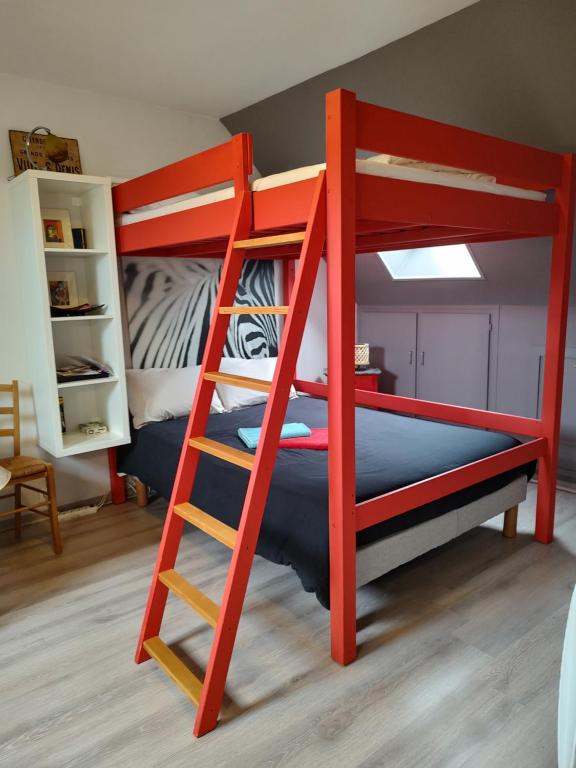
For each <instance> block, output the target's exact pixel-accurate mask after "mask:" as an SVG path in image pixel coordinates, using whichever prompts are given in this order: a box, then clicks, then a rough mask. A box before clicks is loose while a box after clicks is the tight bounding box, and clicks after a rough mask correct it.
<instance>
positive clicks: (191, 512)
mask: <svg viewBox="0 0 576 768" xmlns="http://www.w3.org/2000/svg"><path fill="white" fill-rule="evenodd" d="M174 512H175V513H176V514H177V515H179V516H180V517H182V518H183V519H184V520H186V521H187V522H188V523H191V524H192V525H195V526H196V528H199V529H200V530H201V531H204V533H207V534H208V536H212V538H213V539H216V540H217V541H219V542H220V543H221V544H224V546H226V547H229V548H230V549H234V547H235V546H236V536H237V532H236V531H235V530H234V528H231V527H230V526H229V525H226V523H222V522H221V521H220V520H218V519H217V518H215V517H212V515H208V514H207V513H206V512H203V511H202V510H201V509H198V507H195V506H194V505H193V504H189V503H188V502H184V503H183V504H176V505H175V507H174Z"/></svg>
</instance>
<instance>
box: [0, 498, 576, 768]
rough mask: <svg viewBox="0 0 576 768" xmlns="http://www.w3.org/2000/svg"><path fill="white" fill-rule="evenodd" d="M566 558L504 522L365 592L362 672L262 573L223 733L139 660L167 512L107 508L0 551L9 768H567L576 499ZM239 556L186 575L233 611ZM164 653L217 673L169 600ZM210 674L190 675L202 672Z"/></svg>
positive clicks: (193, 543)
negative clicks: (561, 702)
mask: <svg viewBox="0 0 576 768" xmlns="http://www.w3.org/2000/svg"><path fill="white" fill-rule="evenodd" d="M558 499H559V504H558V522H559V524H558V527H557V539H556V541H555V543H554V544H552V545H551V546H549V547H545V546H542V545H539V544H536V543H535V542H533V540H532V538H531V535H530V532H531V531H532V527H533V520H532V519H533V509H534V486H530V497H529V500H528V501H527V502H526V503H525V504H524V505H523V507H522V508H521V516H520V527H521V533H520V535H519V536H518V538H517V539H516V540H506V539H503V538H502V536H501V535H500V533H499V527H498V526H499V524H500V521H499V520H495V521H494V522H493V524H491V525H487V526H483V527H482V528H478V529H476V530H474V531H471V532H470V533H468V534H466V535H465V536H463V537H461V538H460V539H458V540H457V541H455V542H453V543H451V544H449V545H447V546H445V547H443V548H441V549H439V550H436V551H435V552H433V553H429V554H428V555H426V556H424V557H422V558H420V559H419V560H417V561H415V562H413V563H411V564H409V565H407V566H404V567H403V568H401V569H399V570H397V571H396V572H394V573H393V574H390V575H388V576H386V577H384V578H382V579H380V580H379V581H378V582H375V583H373V584H372V585H369V586H367V587H365V588H363V589H362V590H360V592H359V595H358V616H359V634H358V638H359V643H360V656H359V659H358V661H357V662H356V663H354V664H352V665H351V666H350V667H347V668H345V669H342V668H340V667H338V666H336V665H335V664H334V663H333V662H332V661H331V660H330V658H329V654H328V613H327V612H326V611H325V610H324V609H322V608H321V607H320V606H319V605H318V604H317V602H316V600H315V598H314V597H313V596H312V595H308V594H305V593H304V592H303V591H302V589H301V588H300V586H299V582H298V579H297V578H296V576H295V575H294V574H293V573H292V572H291V571H289V570H288V569H287V568H283V567H281V566H275V565H272V564H270V563H267V562H265V561H263V560H261V559H257V561H256V564H255V567H254V570H253V574H252V578H251V582H250V588H249V597H248V602H247V608H246V611H245V614H244V617H243V620H242V623H241V626H240V634H239V640H238V643H237V645H236V650H235V654H234V658H233V662H232V667H231V676H230V678H229V685H228V688H227V694H228V698H227V701H226V707H225V711H224V713H223V719H222V722H221V723H220V725H219V727H218V728H217V729H216V730H215V731H214V732H213V733H211V734H209V735H207V736H205V737H204V738H202V739H200V740H195V739H194V738H193V737H192V734H191V726H192V721H193V717H194V709H193V707H192V705H191V704H189V703H188V702H187V700H185V699H184V697H183V696H182V695H181V694H180V693H179V691H178V690H177V689H176V688H175V686H174V685H173V684H172V683H170V682H169V681H168V680H167V679H166V678H165V677H164V675H163V673H162V672H160V671H159V670H158V669H157V668H156V666H155V665H154V662H148V663H146V664H143V665H140V666H136V665H135V664H134V663H133V662H132V654H133V651H134V644H135V640H136V636H137V633H138V629H139V623H140V619H141V616H142V610H143V606H144V601H145V597H146V591H147V588H148V582H149V577H150V573H151V568H152V563H153V560H154V556H155V552H156V547H157V544H158V540H159V536H160V529H161V521H162V511H163V509H164V506H163V504H162V503H160V502H156V504H154V505H152V506H151V507H149V508H148V509H146V510H141V509H138V508H137V507H135V506H134V505H132V504H126V505H124V506H122V507H116V508H115V507H107V508H104V509H103V510H102V511H101V512H99V513H98V514H97V515H94V516H92V517H85V518H79V519H76V520H70V521H69V522H64V524H63V534H64V537H65V553H64V555H63V556H62V557H61V558H54V557H53V556H52V554H51V550H50V548H49V546H48V536H47V529H45V528H44V527H43V524H38V525H33V526H29V527H27V528H25V531H24V539H23V541H22V542H21V543H19V544H15V543H14V542H13V541H12V537H11V535H10V534H6V533H4V534H2V536H0V572H1V585H2V588H1V592H0V767H1V768H94V767H98V768H101V767H102V768H114V767H115V766H123V767H124V768H132V766H133V767H134V768H151V767H152V766H154V767H156V766H158V767H159V768H160V767H162V768H180V767H182V768H184V766H186V768H188V767H189V766H198V767H203V766H207V767H208V766H209V767H210V768H218V767H219V766H232V767H233V768H244V766H246V768H273V767H274V768H276V767H277V766H278V767H279V766H282V767H285V766H299V767H300V766H314V767H315V768H324V767H326V768H328V767H330V768H331V767H332V766H338V767H339V768H353V767H354V768H355V767H356V766H358V768H376V767H377V766H378V767H379V766H386V768H461V767H463V766H466V767H467V768H516V767H518V768H520V767H521V768H552V767H553V766H554V765H555V739H556V730H555V729H556V698H557V687H558V674H559V666H560V656H561V648H562V638H563V632H564V623H565V620H566V615H567V611H568V604H569V600H570V595H571V591H572V587H573V585H574V582H575V580H576V515H574V512H575V511H576V496H574V495H570V494H567V493H559V494H558ZM228 557H229V553H228V551H227V550H225V549H224V547H222V546H221V545H219V544H217V543H216V542H214V541H212V540H210V539H208V538H206V537H205V536H204V535H203V534H201V533H200V532H199V531H194V532H192V533H191V534H189V535H187V536H186V537H185V543H184V546H183V548H182V555H181V558H180V561H179V569H180V570H181V571H182V572H183V573H184V574H185V575H186V576H187V577H189V578H190V580H191V581H192V582H193V583H195V584H197V585H198V586H200V588H202V589H203V590H205V591H206V592H207V593H208V594H209V595H210V596H211V597H213V598H214V599H217V598H218V597H219V595H220V589H221V586H222V583H223V582H222V579H223V576H224V574H225V568H226V564H227V561H228ZM167 619H168V621H167V622H166V624H165V626H166V631H165V632H164V637H165V639H166V640H168V641H169V642H172V643H177V644H178V648H179V651H181V653H182V655H183V656H184V657H188V656H190V657H191V656H192V655H193V658H194V660H195V663H198V664H199V665H203V664H204V663H205V661H206V656H207V652H208V648H209V641H210V637H211V630H210V628H209V627H208V626H207V625H203V624H202V623H201V621H200V620H199V619H197V618H196V617H195V616H194V614H193V613H192V612H191V611H190V610H189V609H187V608H186V606H185V605H183V604H181V603H179V601H178V599H177V598H173V597H171V598H170V602H169V610H168V613H167ZM193 663H194V662H193Z"/></svg>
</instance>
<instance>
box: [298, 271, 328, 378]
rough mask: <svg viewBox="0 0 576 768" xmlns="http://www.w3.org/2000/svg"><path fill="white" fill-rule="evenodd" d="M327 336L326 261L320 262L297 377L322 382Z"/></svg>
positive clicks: (326, 363)
mask: <svg viewBox="0 0 576 768" xmlns="http://www.w3.org/2000/svg"><path fill="white" fill-rule="evenodd" d="M327 343H328V340H327V335H326V260H325V259H321V260H320V266H319V268H318V277H317V279H316V284H315V286H314V293H313V295H312V302H311V304H310V312H309V313H308V319H307V321H306V330H305V331H304V338H303V339H302V347H301V348H300V355H299V357H298V367H297V370H296V373H297V375H298V376H299V377H300V378H301V379H307V380H308V381H320V380H321V379H322V374H323V372H324V369H325V368H326V367H327V365H328V348H327Z"/></svg>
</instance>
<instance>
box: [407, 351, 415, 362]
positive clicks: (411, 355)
mask: <svg viewBox="0 0 576 768" xmlns="http://www.w3.org/2000/svg"><path fill="white" fill-rule="evenodd" d="M413 362H414V350H413V349H411V350H410V357H409V359H408V365H412V363H413Z"/></svg>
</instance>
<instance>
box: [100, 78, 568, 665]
mask: <svg viewBox="0 0 576 768" xmlns="http://www.w3.org/2000/svg"><path fill="white" fill-rule="evenodd" d="M358 149H361V150H367V151H370V152H376V153H383V152H386V153H389V154H392V155H398V156H401V157H408V158H413V159H416V160H422V161H427V162H432V163H438V164H442V165H447V166H452V167H456V168H466V169H470V170H472V171H475V172H480V173H485V174H490V175H493V176H495V177H496V179H497V181H498V182H500V183H504V184H509V185H513V186H516V187H522V188H524V189H530V190H541V191H548V192H550V193H551V194H550V195H549V196H548V199H547V201H534V200H526V199H518V198H514V197H505V196H501V195H495V194H489V193H486V192H479V191H469V190H463V189H455V188H451V187H444V186H437V185H431V184H423V183H418V182H415V181H403V180H397V179H391V178H381V177H377V176H370V175H366V174H362V173H357V172H356V166H355V160H356V151H357V150H358ZM251 172H252V148H251V140H250V137H249V136H248V135H246V134H240V135H238V136H235V137H234V138H232V139H231V141H229V142H227V143H226V144H223V145H221V146H218V147H215V148H213V149H210V150H208V151H206V152H202V153H200V154H198V155H195V156H193V157H190V158H187V159H185V160H182V161H181V162H178V163H174V164H173V165H170V166H167V167H165V168H162V169H160V170H158V171H154V172H152V173H149V174H147V175H145V176H142V177H140V178H138V179H134V180H132V181H128V182H126V183H124V184H121V185H119V186H117V187H115V188H114V190H113V197H114V208H115V212H116V213H118V214H119V213H124V212H127V211H130V210H133V209H134V208H137V207H139V206H143V205H147V204H149V203H153V202H158V201H160V200H165V199H167V198H170V197H174V196H177V195H182V194H185V193H188V192H192V191H197V190H199V189H205V188H208V187H210V186H212V185H216V184H220V183H222V182H224V181H226V180H230V179H232V180H233V181H234V189H235V193H234V197H232V198H230V199H227V200H222V201H220V202H215V203H211V204H208V205H203V206H201V207H197V208H191V209H189V210H185V211H182V212H179V213H173V214H169V215H165V216H162V217H159V218H156V219H149V220H146V221H141V222H138V223H133V224H127V225H124V226H119V227H118V228H117V233H116V234H117V248H118V253H119V255H120V256H122V255H126V254H137V255H140V256H146V255H150V256H183V257H184V256H185V257H196V258H200V257H218V256H223V255H224V253H225V251H226V246H227V243H228V239H229V237H230V234H231V232H232V231H233V227H234V221H235V218H234V217H235V215H237V212H238V210H239V204H240V201H241V200H242V199H244V197H245V196H246V194H247V193H249V189H250V188H249V183H248V177H249V175H250V174H251ZM316 188H317V179H316V178H314V179H308V180H304V181H299V182H294V183H290V184H287V185H285V186H279V187H276V188H273V189H268V190H265V191H261V192H254V193H251V198H252V213H251V215H252V221H251V228H250V230H251V232H252V236H254V235H256V236H258V237H260V236H265V235H275V234H279V233H282V232H283V231H285V230H294V229H298V228H302V227H303V225H305V224H306V219H307V217H308V213H309V211H310V208H311V205H312V202H313V201H312V197H313V193H314V190H315V189H316ZM326 189H327V192H326V211H327V214H326V222H327V224H326V227H327V240H326V248H325V256H326V259H327V269H328V369H329V378H328V384H327V385H324V384H318V383H314V382H309V381H302V380H296V381H295V382H294V383H295V385H296V387H297V388H298V389H300V390H302V391H304V392H308V393H310V394H313V395H317V396H321V397H326V398H327V399H328V412H329V435H330V443H329V444H330V448H329V498H330V512H329V515H330V521H329V522H330V590H331V598H330V599H331V640H332V656H333V658H334V659H335V660H336V661H338V662H339V663H341V664H348V663H349V662H351V661H352V660H353V659H354V658H355V656H356V584H355V580H356V571H355V556H356V532H357V531H359V530H362V529H364V528H366V527H368V526H371V525H375V524H376V523H378V522H380V521H383V520H387V519H390V518H391V517H394V516H396V515H400V514H403V513H404V512H406V511H408V510H410V509H413V508H415V507H418V506H421V505H423V504H427V503H429V502H431V501H433V500H435V499H438V498H440V497H442V496H446V495H448V494H451V493H454V492H455V491H458V490H460V489H463V488H465V487H467V486H469V485H473V484H476V483H479V482H481V481H483V480H486V479H487V478H489V477H492V476H494V475H497V474H500V473H502V472H505V471H507V470H509V469H511V468H513V467H518V466H521V465H523V464H526V463H527V462H529V461H531V460H533V459H538V465H539V466H538V502H537V511H536V528H535V537H536V539H537V540H538V541H540V542H542V543H549V542H550V541H552V537H553V532H554V504H555V490H556V473H557V463H558V438H559V429H560V411H561V402H562V383H563V381H562V379H563V359H564V348H565V341H566V322H567V311H568V299H569V283H570V262H571V251H572V229H573V208H574V190H575V163H574V156H573V155H570V154H566V155H560V154H555V153H552V152H547V151H543V150H540V149H535V148H532V147H527V146H524V145H520V144H517V143H513V142H510V141H505V140H502V139H497V138H493V137H490V136H486V135H482V134H479V133H475V132H472V131H469V130H464V129H462V128H457V127H453V126H449V125H445V124H442V123H439V122H435V121H432V120H427V119H424V118H421V117H415V116H412V115H407V114H404V113H401V112H397V111H394V110H391V109H386V108H383V107H379V106H375V105H373V104H368V103H364V102H362V101H358V100H357V99H356V96H355V94H353V93H351V92H349V91H345V90H336V91H333V92H331V93H329V94H328V95H327V99H326ZM235 212H236V213H235ZM528 237H551V238H552V267H551V282H550V295H549V304H548V322H547V336H546V351H545V365H544V392H543V401H542V417H541V418H540V419H533V418H525V417H520V416H514V415H509V414H504V413H497V412H493V411H482V410H475V409H472V408H463V407H458V406H452V405H445V404H440V403H434V402H427V401H422V400H416V399H412V398H407V397H398V396H395V395H389V394H381V393H376V392H365V391H360V390H355V386H354V355H353V351H354V343H355V308H354V307H355V254H356V253H363V252H373V251H383V250H387V249H388V250H392V249H400V248H409V247H412V246H415V245H418V246H420V247H425V246H433V245H443V244H449V243H475V242H485V241H498V240H505V239H519V238H528ZM297 247H298V246H295V247H294V250H290V248H289V247H288V248H286V246H285V245H284V246H283V247H282V248H279V247H275V246H274V244H271V245H270V247H264V248H260V249H259V250H257V251H254V252H253V254H251V257H254V258H281V259H284V287H285V291H286V293H289V291H290V286H291V285H292V283H293V276H294V264H295V262H294V259H295V258H296V257H297V254H298V250H297ZM285 298H286V297H285ZM357 404H358V405H366V406H370V407H373V408H380V409H386V410H391V411H396V412H399V413H405V414H412V415H417V416H422V417H426V418H431V419H440V420H442V421H446V422H452V423H455V424H461V425H467V426H473V427H481V428H487V429H491V430H496V431H502V432H509V433H513V434H518V435H522V436H525V437H528V438H530V440H529V441H528V442H525V443H523V444H522V445H520V446H518V447H515V448H512V449H510V450H506V451H503V452H502V453H499V454H497V455H494V456H490V457H488V458H485V459H482V460H480V461H476V462H474V463H471V464H467V465H465V466H463V467H460V468H458V469H454V470H451V471H449V472H445V473H443V474H441V475H438V476H436V477H432V478H430V479H428V480H424V481H421V482H418V483H415V484H413V485H410V486H408V487H405V488H401V489H399V490H396V491H393V492H390V493H387V494H384V495H382V496H380V497H378V498H374V499H370V500H369V501H364V502H362V503H356V498H355V462H354V455H355V447H354V407H355V405H357ZM110 458H111V461H110V465H111V476H112V485H113V491H114V498H115V500H121V498H122V489H121V487H120V485H119V483H118V479H117V477H116V475H115V469H116V467H115V455H114V454H111V457H110ZM224 674H225V673H224Z"/></svg>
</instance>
